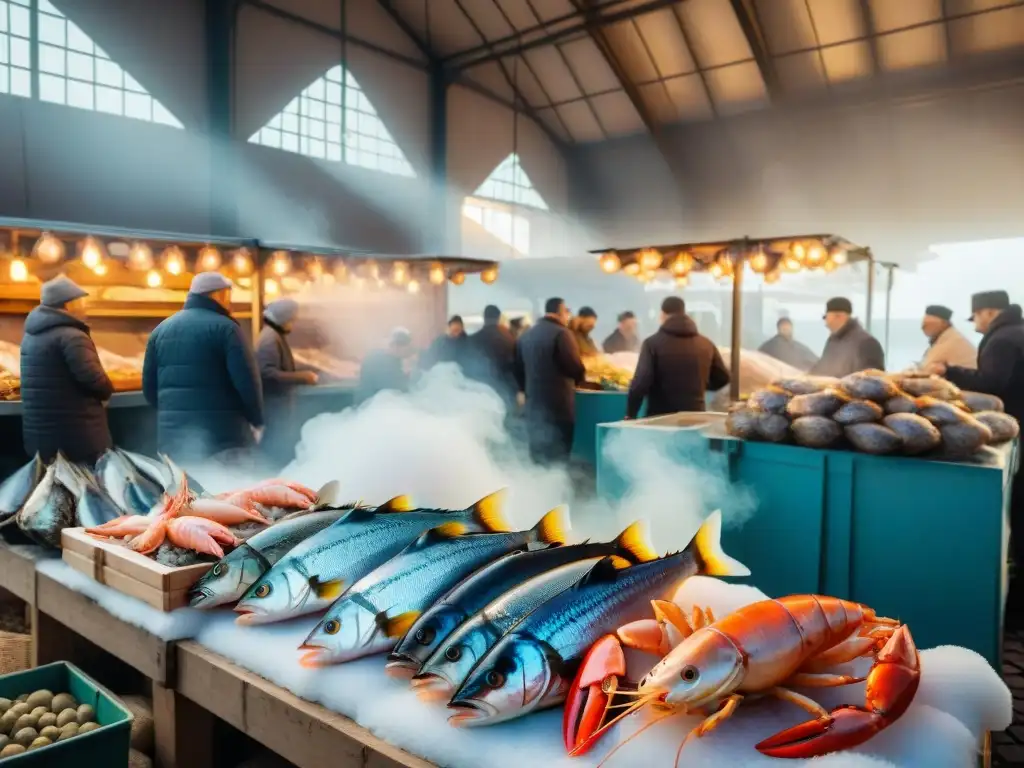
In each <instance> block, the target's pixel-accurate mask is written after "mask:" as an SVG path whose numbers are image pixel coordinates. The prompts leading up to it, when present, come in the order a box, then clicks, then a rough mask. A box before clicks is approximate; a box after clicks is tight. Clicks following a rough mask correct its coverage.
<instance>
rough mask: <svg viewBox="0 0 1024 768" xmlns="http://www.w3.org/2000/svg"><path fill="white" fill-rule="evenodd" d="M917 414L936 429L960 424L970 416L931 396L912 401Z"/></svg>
mask: <svg viewBox="0 0 1024 768" xmlns="http://www.w3.org/2000/svg"><path fill="white" fill-rule="evenodd" d="M914 404H915V405H916V406H917V412H918V413H919V414H921V415H922V416H924V417H925V418H926V419H928V421H930V422H931V423H932V424H934V425H936V426H937V427H942V426H946V425H949V424H960V423H963V422H964V421H965V420H966V419H969V418H970V416H969V415H968V414H966V413H964V412H963V411H962V410H960V409H959V408H957V407H956V406H955V405H953V404H952V403H947V402H946V401H944V400H939V399H938V398H935V397H931V396H928V395H926V396H924V397H919V398H917V399H916V400H915V401H914Z"/></svg>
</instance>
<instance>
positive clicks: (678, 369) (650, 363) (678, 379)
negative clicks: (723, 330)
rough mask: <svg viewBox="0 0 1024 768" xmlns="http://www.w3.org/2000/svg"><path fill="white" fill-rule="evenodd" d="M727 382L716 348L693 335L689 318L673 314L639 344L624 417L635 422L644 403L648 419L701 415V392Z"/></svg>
mask: <svg viewBox="0 0 1024 768" xmlns="http://www.w3.org/2000/svg"><path fill="white" fill-rule="evenodd" d="M728 383H729V370H728V369H727V368H726V367H725V363H724V362H723V361H722V355H721V354H720V353H719V351H718V347H716V346H715V345H714V343H712V341H711V339H709V338H707V337H706V336H701V335H700V334H699V333H698V332H697V324H696V323H695V322H693V319H692V318H691V317H690V316H689V315H673V316H672V317H669V318H668V319H667V320H666V321H665V322H664V323H662V326H661V328H659V329H658V332H657V333H656V334H654V335H653V336H651V337H650V338H649V339H645V340H644V343H643V344H641V345H640V359H639V360H638V361H637V364H636V372H635V373H634V374H633V381H632V382H631V383H630V385H629V398H628V400H627V404H626V416H628V417H629V418H631V419H635V418H636V416H637V414H638V413H640V406H642V405H643V402H644V398H646V399H647V415H648V416H659V415H661V414H665V413H679V412H680V411H703V410H705V408H706V405H705V395H706V394H707V391H708V390H709V389H711V390H716V389H721V388H722V387H724V386H726V385H727V384H728Z"/></svg>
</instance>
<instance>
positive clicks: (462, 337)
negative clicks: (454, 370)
mask: <svg viewBox="0 0 1024 768" xmlns="http://www.w3.org/2000/svg"><path fill="white" fill-rule="evenodd" d="M468 347H469V335H468V334H467V333H466V332H465V331H463V332H462V333H460V334H459V335H458V336H449V335H448V334H447V333H443V334H441V335H440V336H438V337H437V338H436V339H434V341H433V342H432V343H431V345H430V346H429V347H428V348H427V349H426V351H424V352H423V354H422V355H420V360H419V364H420V368H422V369H423V370H427V369H428V368H433V367H434V366H435V365H437V364H438V363H455V364H457V365H460V366H461V365H462V364H463V362H464V358H465V356H466V350H467V348H468Z"/></svg>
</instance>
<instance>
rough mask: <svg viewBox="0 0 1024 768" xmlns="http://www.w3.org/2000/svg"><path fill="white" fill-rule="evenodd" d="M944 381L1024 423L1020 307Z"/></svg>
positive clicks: (1011, 309) (1013, 306)
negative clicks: (971, 364) (973, 361)
mask: <svg viewBox="0 0 1024 768" xmlns="http://www.w3.org/2000/svg"><path fill="white" fill-rule="evenodd" d="M946 378H947V379H949V380H950V381H951V382H953V383H954V384H956V385H957V386H958V387H960V388H961V389H968V390H971V391H972V392H985V393H987V394H989V395H995V396H996V397H999V398H1001V399H1002V401H1003V405H1004V406H1006V412H1007V413H1008V414H1010V415H1011V416H1013V417H1014V418H1016V419H1017V420H1018V421H1024V317H1022V315H1021V309H1020V306H1018V305H1017V304H1011V305H1010V306H1009V307H1007V308H1006V309H1004V310H1003V311H1002V312H1000V313H999V316H998V317H996V319H995V320H993V321H992V325H991V326H989V329H988V333H986V334H985V335H984V336H983V337H982V339H981V343H980V344H979V345H978V369H977V370H976V371H972V370H970V369H968V368H959V367H957V366H950V367H949V368H947V369H946ZM24 386H25V385H24V384H22V387H24Z"/></svg>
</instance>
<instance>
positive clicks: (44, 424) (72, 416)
mask: <svg viewBox="0 0 1024 768" xmlns="http://www.w3.org/2000/svg"><path fill="white" fill-rule="evenodd" d="M113 393H114V385H113V384H111V383H110V377H109V376H107V374H106V372H105V371H104V370H103V366H102V365H101V364H100V357H99V355H98V354H97V352H96V345H95V344H93V341H92V337H91V336H90V335H89V326H88V325H86V324H85V323H84V322H82V321H81V320H79V319H78V318H76V317H74V316H73V315H70V314H68V313H67V312H65V311H64V310H62V309H54V308H53V307H42V306H40V307H36V308H35V309H33V310H32V311H31V312H29V313H28V317H27V318H25V336H24V338H22V340H21V414H22V415H21V429H22V437H23V439H24V443H25V452H26V453H28V455H29V456H31V455H33V454H34V453H36V452H37V451H38V452H39V455H40V456H41V457H42V458H43V459H44V460H46V461H49V460H50V459H52V458H53V457H54V456H55V455H56V453H57V451H61V452H63V454H64V455H65V456H67V458H69V459H70V460H71V461H76V462H83V463H92V462H95V461H96V460H97V459H98V458H99V457H100V456H102V455H103V453H104V452H105V451H106V450H107V449H108V448H110V446H111V444H112V441H111V439H110V428H109V427H108V426H107V409H106V408H105V407H104V405H103V403H104V401H106V400H108V399H109V398H110V396H111V395H112V394H113Z"/></svg>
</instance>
